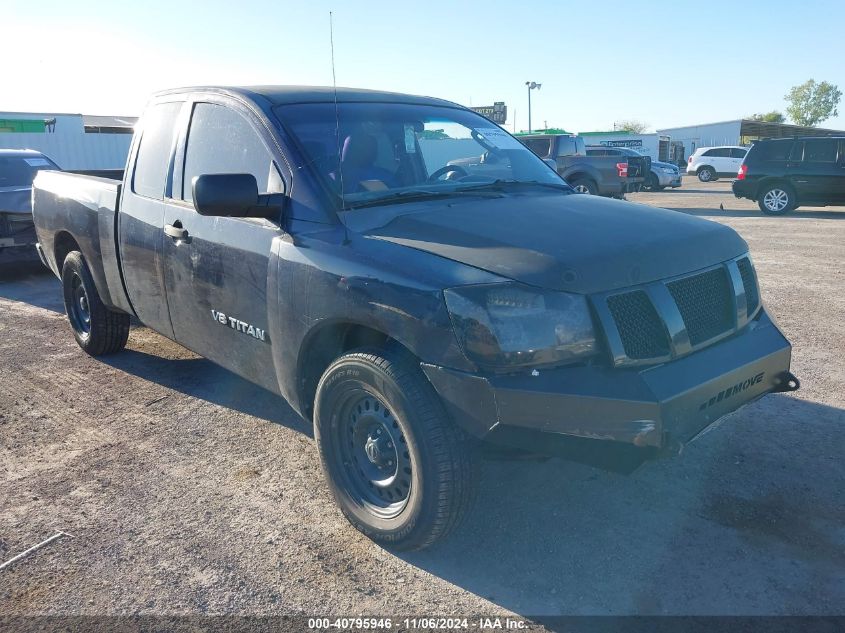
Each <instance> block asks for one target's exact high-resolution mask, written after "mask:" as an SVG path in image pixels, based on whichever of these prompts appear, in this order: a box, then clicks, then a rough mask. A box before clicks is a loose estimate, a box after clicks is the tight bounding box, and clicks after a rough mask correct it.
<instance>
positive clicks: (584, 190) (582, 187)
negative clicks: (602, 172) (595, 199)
mask: <svg viewBox="0 0 845 633" xmlns="http://www.w3.org/2000/svg"><path fill="white" fill-rule="evenodd" d="M575 191H577V192H578V193H586V194H589V193H590V189H589V187H587V185H575Z"/></svg>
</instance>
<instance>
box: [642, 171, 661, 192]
mask: <svg viewBox="0 0 845 633" xmlns="http://www.w3.org/2000/svg"><path fill="white" fill-rule="evenodd" d="M645 188H646V189H648V190H649V191H661V190H662V189H663V187H661V186H660V181H659V180H658V179H657V176H656V175H655V173H654V172H651V173H650V174H649V175H648V178H647V179H646V181H645Z"/></svg>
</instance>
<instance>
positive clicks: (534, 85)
mask: <svg viewBox="0 0 845 633" xmlns="http://www.w3.org/2000/svg"><path fill="white" fill-rule="evenodd" d="M525 85H526V86H528V133H529V134H531V91H532V90H539V89H540V86H541V84H538V83H537V82H536V81H526V82H525Z"/></svg>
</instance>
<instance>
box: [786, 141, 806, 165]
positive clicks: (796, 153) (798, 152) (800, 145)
mask: <svg viewBox="0 0 845 633" xmlns="http://www.w3.org/2000/svg"><path fill="white" fill-rule="evenodd" d="M803 155H804V141H798V142H797V143H795V144H794V145H793V146H792V151H791V152H789V160H791V161H800V160H801V158H802V157H803Z"/></svg>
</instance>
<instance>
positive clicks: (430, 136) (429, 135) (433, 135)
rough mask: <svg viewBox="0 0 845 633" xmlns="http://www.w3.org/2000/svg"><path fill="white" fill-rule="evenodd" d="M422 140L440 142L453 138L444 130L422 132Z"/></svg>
mask: <svg viewBox="0 0 845 633" xmlns="http://www.w3.org/2000/svg"><path fill="white" fill-rule="evenodd" d="M420 138H422V139H426V140H435V141H439V140H440V139H444V138H452V137H451V136H449V135H448V134H446V132H444V131H443V130H423V131H422V132H420Z"/></svg>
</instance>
